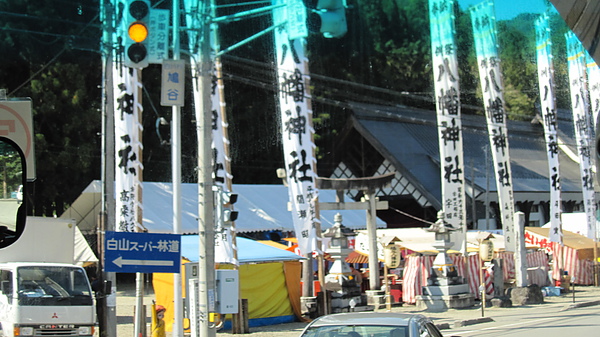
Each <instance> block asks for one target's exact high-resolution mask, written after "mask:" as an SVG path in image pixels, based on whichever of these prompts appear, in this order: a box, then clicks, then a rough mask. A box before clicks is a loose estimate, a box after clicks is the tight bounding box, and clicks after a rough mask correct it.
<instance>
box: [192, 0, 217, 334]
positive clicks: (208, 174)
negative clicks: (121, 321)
mask: <svg viewBox="0 0 600 337" xmlns="http://www.w3.org/2000/svg"><path fill="white" fill-rule="evenodd" d="M199 11H200V13H199V15H200V18H202V20H203V22H202V27H201V35H200V36H199V37H198V38H199V39H200V51H199V56H200V57H199V60H198V63H199V67H198V69H199V70H200V74H199V77H198V90H199V91H200V95H201V100H200V102H196V104H201V105H202V108H203V111H204V113H203V114H202V118H198V119H197V120H196V132H197V135H198V166H197V169H198V239H199V245H198V247H199V248H198V249H199V251H198V255H199V259H198V266H199V268H198V269H199V271H198V272H199V273H198V302H199V303H198V311H199V312H198V315H199V319H198V323H199V324H198V330H199V331H198V335H199V336H200V337H214V336H216V330H215V328H214V326H211V322H210V316H211V315H210V313H211V312H214V296H215V293H214V284H215V252H214V224H213V205H214V199H213V190H212V185H213V181H212V161H211V158H212V152H211V151H212V149H211V140H212V114H211V113H210V111H211V88H212V81H211V80H212V78H211V77H212V69H213V67H212V61H211V56H210V50H211V46H210V31H211V30H210V29H209V28H210V24H211V22H210V21H209V20H210V18H211V1H210V0H202V1H201V2H200V8H199Z"/></svg>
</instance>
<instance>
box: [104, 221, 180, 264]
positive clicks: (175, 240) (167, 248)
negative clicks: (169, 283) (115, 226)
mask: <svg viewBox="0 0 600 337" xmlns="http://www.w3.org/2000/svg"><path fill="white" fill-rule="evenodd" d="M180 247H181V235H178V234H155V233H133V232H111V231H108V232H106V235H105V240H104V271H107V272H117V273H179V272H180V268H181V249H180Z"/></svg>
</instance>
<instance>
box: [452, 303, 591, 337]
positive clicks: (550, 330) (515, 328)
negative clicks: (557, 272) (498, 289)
mask: <svg viewBox="0 0 600 337" xmlns="http://www.w3.org/2000/svg"><path fill="white" fill-rule="evenodd" d="M599 330H600V311H599V310H598V307H597V306H592V307H582V308H576V309H572V310H568V311H560V312H557V311H551V310H550V308H542V309H538V310H536V312H535V313H532V315H525V316H520V317H513V318H512V319H510V320H505V319H498V320H497V321H494V322H489V323H484V324H478V325H473V326H469V327H465V328H459V329H453V330H448V332H446V335H448V336H451V335H456V336H462V337H476V336H486V337H496V336H502V337H528V336H544V337H563V336H598V335H600V333H599Z"/></svg>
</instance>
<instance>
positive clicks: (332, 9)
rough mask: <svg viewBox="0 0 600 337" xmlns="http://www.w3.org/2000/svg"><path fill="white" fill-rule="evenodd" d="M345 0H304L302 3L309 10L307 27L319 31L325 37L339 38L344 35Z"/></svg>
mask: <svg viewBox="0 0 600 337" xmlns="http://www.w3.org/2000/svg"><path fill="white" fill-rule="evenodd" d="M345 2H346V1H345V0H305V1H304V4H305V6H306V7H307V8H308V10H309V14H308V20H307V21H308V22H307V25H308V29H309V30H310V31H312V32H320V33H322V34H323V36H324V37H326V38H340V37H343V36H344V35H346V32H347V31H348V25H347V23H346V4H345Z"/></svg>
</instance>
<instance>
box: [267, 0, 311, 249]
mask: <svg viewBox="0 0 600 337" xmlns="http://www.w3.org/2000/svg"><path fill="white" fill-rule="evenodd" d="M284 3H285V2H284V1H283V0H275V1H273V4H274V5H277V4H284ZM284 13H285V11H283V10H282V9H276V10H274V12H273V17H274V21H275V25H279V24H282V23H284V22H285V15H284ZM305 44H306V40H305V39H303V38H298V39H295V40H290V39H289V37H288V33H287V31H286V30H285V29H283V28H279V29H276V30H275V50H276V53H275V55H276V62H277V75H278V82H279V83H278V86H279V109H280V113H281V132H282V134H281V136H282V140H283V152H284V153H283V154H284V159H285V167H286V171H287V183H288V188H289V194H290V202H291V205H292V218H293V222H294V229H295V232H296V237H297V239H298V247H299V248H300V253H301V254H302V255H304V256H308V254H311V253H312V252H313V251H316V250H317V237H318V235H317V231H316V227H317V225H318V224H319V223H320V220H319V218H318V216H317V210H316V202H317V196H318V192H317V189H316V185H315V183H316V178H317V174H316V172H315V171H314V170H315V167H316V159H315V158H314V156H313V152H314V147H315V146H314V143H313V133H314V130H313V128H312V124H311V117H312V111H311V109H310V100H309V97H310V95H309V72H308V59H307V58H306V56H305Z"/></svg>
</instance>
